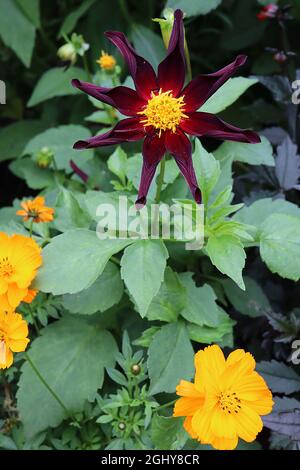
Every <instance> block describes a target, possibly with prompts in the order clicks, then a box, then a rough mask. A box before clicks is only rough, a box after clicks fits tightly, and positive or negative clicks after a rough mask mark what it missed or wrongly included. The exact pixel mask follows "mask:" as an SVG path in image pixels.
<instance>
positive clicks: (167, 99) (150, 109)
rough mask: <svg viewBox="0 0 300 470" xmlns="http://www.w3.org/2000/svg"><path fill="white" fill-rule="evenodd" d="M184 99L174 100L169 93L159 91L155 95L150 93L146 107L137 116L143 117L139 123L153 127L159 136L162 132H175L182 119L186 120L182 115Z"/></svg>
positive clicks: (184, 115)
mask: <svg viewBox="0 0 300 470" xmlns="http://www.w3.org/2000/svg"><path fill="white" fill-rule="evenodd" d="M184 106H185V103H184V97H183V96H181V97H180V98H174V97H173V93H172V92H171V91H164V92H163V91H162V90H161V89H160V90H159V92H158V94H157V95H155V94H154V93H153V92H151V98H150V99H149V100H148V103H147V106H146V107H145V109H144V110H143V111H140V112H139V114H142V115H143V116H145V119H143V120H142V121H141V122H142V123H143V124H144V126H145V127H146V126H153V127H154V128H155V129H159V135H161V132H162V131H166V130H170V131H172V132H176V128H177V126H178V125H179V123H180V121H181V119H182V118H187V117H188V116H186V114H184Z"/></svg>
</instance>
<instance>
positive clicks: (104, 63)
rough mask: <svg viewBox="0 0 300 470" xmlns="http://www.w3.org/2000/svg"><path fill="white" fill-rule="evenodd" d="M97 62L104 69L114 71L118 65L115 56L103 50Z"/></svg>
mask: <svg viewBox="0 0 300 470" xmlns="http://www.w3.org/2000/svg"><path fill="white" fill-rule="evenodd" d="M96 62H97V63H98V64H99V65H100V67H101V69H103V70H108V71H112V70H114V68H115V66H116V59H115V58H114V56H112V55H109V54H107V53H106V52H104V51H102V52H101V56H100V57H99V59H98V60H97V61H96Z"/></svg>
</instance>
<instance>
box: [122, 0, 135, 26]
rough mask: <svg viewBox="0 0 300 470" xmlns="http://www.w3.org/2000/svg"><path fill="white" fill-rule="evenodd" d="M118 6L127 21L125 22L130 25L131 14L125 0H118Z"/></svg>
mask: <svg viewBox="0 0 300 470" xmlns="http://www.w3.org/2000/svg"><path fill="white" fill-rule="evenodd" d="M119 7H120V10H121V12H122V14H123V16H124V18H125V20H126V21H127V23H128V24H130V25H131V24H132V23H133V21H132V18H131V15H130V13H129V10H128V6H127V3H126V0H119Z"/></svg>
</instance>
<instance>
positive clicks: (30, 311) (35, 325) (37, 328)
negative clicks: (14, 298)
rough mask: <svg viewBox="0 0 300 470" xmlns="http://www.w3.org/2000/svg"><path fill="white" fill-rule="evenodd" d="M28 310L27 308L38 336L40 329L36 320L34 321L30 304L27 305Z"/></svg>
mask: <svg viewBox="0 0 300 470" xmlns="http://www.w3.org/2000/svg"><path fill="white" fill-rule="evenodd" d="M28 310H29V313H30V316H31V318H32V321H33V324H34V328H35V330H36V333H37V335H38V336H39V335H40V329H39V326H38V324H37V321H36V318H35V316H34V313H33V311H32V308H31V305H28Z"/></svg>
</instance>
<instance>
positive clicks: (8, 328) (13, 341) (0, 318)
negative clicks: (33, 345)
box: [0, 311, 29, 369]
mask: <svg viewBox="0 0 300 470" xmlns="http://www.w3.org/2000/svg"><path fill="white" fill-rule="evenodd" d="M27 336H28V326H27V323H26V321H25V320H23V318H22V316H21V315H20V314H19V313H13V312H3V311H1V312H0V369H7V368H8V367H10V366H11V365H12V363H13V353H14V352H21V351H25V349H26V347H27V344H28V343H29V339H28V338H27Z"/></svg>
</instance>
